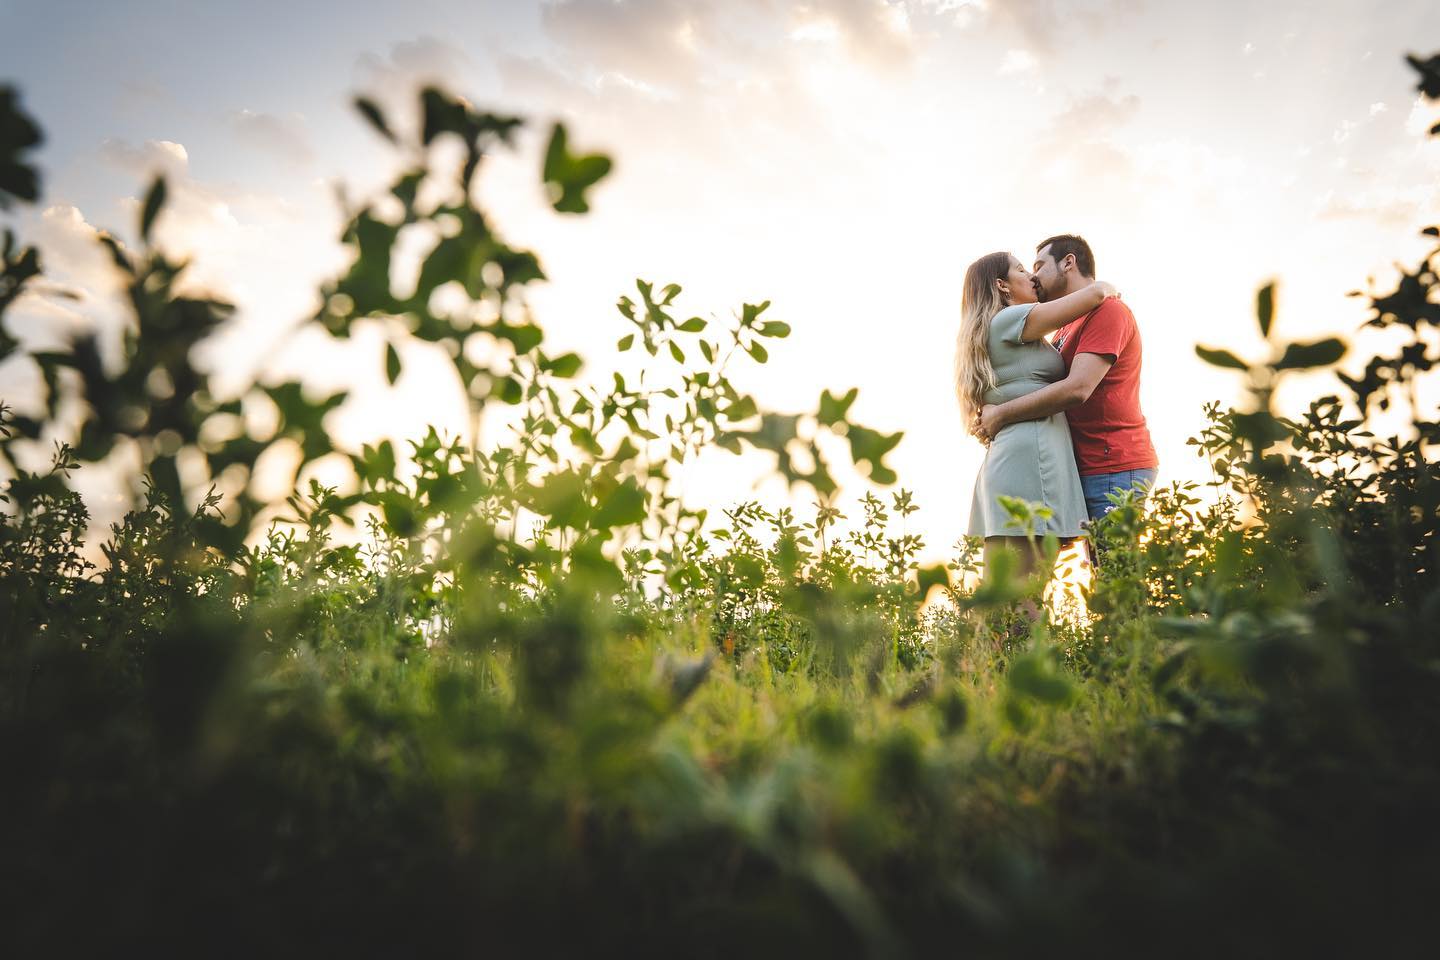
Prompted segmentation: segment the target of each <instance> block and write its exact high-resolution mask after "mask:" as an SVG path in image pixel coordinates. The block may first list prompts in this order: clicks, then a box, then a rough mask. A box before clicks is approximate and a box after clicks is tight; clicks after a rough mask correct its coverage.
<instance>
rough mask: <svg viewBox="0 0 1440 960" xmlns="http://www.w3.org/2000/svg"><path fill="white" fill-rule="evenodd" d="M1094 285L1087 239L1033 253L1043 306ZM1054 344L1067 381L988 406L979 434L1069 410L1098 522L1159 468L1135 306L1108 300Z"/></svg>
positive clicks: (1063, 239)
mask: <svg viewBox="0 0 1440 960" xmlns="http://www.w3.org/2000/svg"><path fill="white" fill-rule="evenodd" d="M1094 281H1095V255H1094V254H1093V253H1091V251H1090V245H1089V244H1088V243H1086V242H1085V241H1084V240H1083V239H1082V238H1080V237H1077V236H1073V235H1070V234H1062V235H1060V236H1057V237H1051V238H1050V239H1048V240H1044V241H1042V242H1041V243H1040V245H1039V246H1038V247H1037V248H1036V256H1035V269H1034V281H1033V282H1034V285H1035V294H1036V296H1037V297H1038V298H1039V299H1040V300H1041V301H1045V300H1053V299H1055V298H1056V297H1063V296H1065V295H1066V294H1067V293H1073V292H1074V291H1076V290H1079V289H1080V288H1082V287H1084V286H1087V285H1089V284H1091V283H1093V282H1094ZM1052 343H1053V344H1054V346H1055V348H1056V349H1057V350H1059V351H1060V358H1061V359H1062V360H1063V361H1064V362H1065V373H1066V376H1065V379H1064V380H1060V381H1057V382H1055V383H1052V384H1050V385H1049V386H1047V387H1043V388H1041V389H1039V390H1036V391H1034V392H1033V393H1027V394H1026V395H1025V396H1023V397H1019V398H1017V399H1015V400H1011V401H1010V402H1008V403H1002V404H999V405H991V406H986V407H985V408H983V409H982V410H981V412H980V416H979V419H978V423H977V424H976V426H975V432H976V433H977V434H978V435H979V436H980V437H981V438H982V439H985V440H988V439H989V438H990V437H993V436H995V434H996V433H997V432H999V430H1000V429H1001V428H1002V427H1005V426H1008V425H1009V424H1012V423H1018V422H1019V421H1021V420H1034V419H1036V418H1038V417H1048V416H1050V415H1051V414H1054V413H1059V412H1060V411H1062V410H1063V411H1065V416H1066V419H1067V420H1068V421H1069V423H1070V439H1071V442H1072V443H1074V445H1075V462H1076V464H1077V465H1078V466H1079V468H1080V485H1081V487H1082V489H1083V490H1084V492H1085V506H1086V509H1087V511H1088V512H1089V514H1090V520H1091V522H1092V523H1093V522H1094V521H1096V520H1099V519H1100V518H1101V517H1103V516H1104V515H1105V514H1107V513H1109V512H1110V511H1111V510H1112V509H1113V508H1114V504H1112V503H1111V502H1110V499H1109V496H1108V495H1109V494H1110V493H1113V492H1119V491H1122V490H1131V489H1133V490H1135V491H1136V493H1137V495H1143V494H1144V492H1145V490H1146V489H1148V488H1149V487H1150V486H1151V485H1153V484H1154V482H1155V475H1156V469H1157V467H1158V466H1159V460H1158V459H1157V458H1156V456H1155V447H1154V445H1153V444H1152V443H1151V442H1150V430H1149V428H1148V427H1146V425H1145V415H1144V414H1143V413H1141V412H1140V356H1141V352H1140V329H1139V327H1137V326H1136V325H1135V315H1134V314H1132V313H1131V312H1130V308H1129V307H1127V306H1125V304H1123V303H1121V302H1120V300H1119V299H1117V298H1114V297H1111V298H1108V299H1106V300H1105V301H1104V302H1103V303H1101V304H1100V306H1098V307H1096V308H1095V309H1094V310H1092V311H1091V312H1090V313H1087V314H1086V315H1085V316H1083V317H1081V318H1079V319H1078V320H1074V321H1072V322H1071V323H1068V324H1066V325H1065V326H1063V327H1061V328H1060V329H1059V330H1057V331H1056V332H1055V337H1054V339H1053V341H1052Z"/></svg>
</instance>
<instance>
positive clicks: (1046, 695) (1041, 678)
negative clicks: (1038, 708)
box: [1007, 652, 1075, 706]
mask: <svg viewBox="0 0 1440 960" xmlns="http://www.w3.org/2000/svg"><path fill="white" fill-rule="evenodd" d="M1007 679H1008V681H1009V687H1010V689H1011V691H1013V692H1015V693H1018V694H1020V695H1022V696H1024V697H1028V698H1029V699H1032V700H1038V701H1040V702H1041V703H1045V704H1049V705H1051V706H1060V705H1062V704H1065V703H1068V702H1069V701H1070V700H1071V699H1072V698H1073V697H1074V696H1075V688H1074V686H1073V685H1072V684H1071V683H1070V680H1069V679H1068V678H1067V677H1065V676H1064V675H1063V674H1061V673H1060V672H1059V671H1058V670H1056V669H1055V667H1054V665H1053V664H1052V663H1051V662H1050V658H1049V657H1047V656H1045V655H1044V654H1043V653H1040V652H1034V653H1027V654H1025V655H1024V656H1022V657H1020V658H1019V659H1018V660H1016V661H1015V662H1014V663H1013V664H1011V665H1010V673H1009V676H1008V678H1007Z"/></svg>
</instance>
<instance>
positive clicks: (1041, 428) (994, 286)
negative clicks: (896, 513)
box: [955, 252, 1117, 616]
mask: <svg viewBox="0 0 1440 960" xmlns="http://www.w3.org/2000/svg"><path fill="white" fill-rule="evenodd" d="M1112 296H1117V294H1116V291H1115V288H1114V287H1113V286H1111V285H1110V284H1108V283H1104V282H1096V283H1092V284H1091V285H1090V286H1088V287H1086V288H1085V289H1083V290H1080V291H1077V292H1075V293H1071V294H1068V295H1067V296H1064V297H1060V298H1058V299H1055V300H1051V301H1049V302H1046V303H1039V302H1037V300H1036V293H1035V286H1034V283H1033V279H1032V277H1031V274H1030V271H1029V270H1026V269H1025V267H1024V265H1023V264H1021V263H1020V261H1019V260H1018V259H1016V258H1015V257H1013V256H1011V255H1010V254H1008V253H1005V252H1000V253H991V254H987V255H986V256H983V257H981V258H980V259H979V260H976V261H975V262H974V263H972V264H970V268H969V269H968V270H966V271H965V290H964V293H963V295H962V298H961V302H960V333H959V335H958V336H957V338H956V344H955V347H956V349H955V391H956V393H957V394H958V396H959V399H960V412H961V415H962V416H963V418H964V421H963V422H965V423H967V424H969V423H972V422H974V420H975V417H976V415H977V414H978V413H979V411H980V408H981V406H983V405H984V404H987V403H1004V402H1006V401H1007V400H1013V399H1015V398H1016V397H1020V396H1024V395H1025V394H1027V393H1030V392H1031V391H1033V390H1038V389H1040V388H1041V387H1043V386H1045V385H1046V384H1049V383H1053V382H1055V381H1056V380H1061V379H1063V378H1064V376H1065V364H1064V363H1063V362H1062V361H1061V359H1060V353H1059V351H1057V350H1056V349H1055V348H1054V347H1052V346H1051V345H1050V344H1049V343H1048V342H1047V341H1046V340H1045V339H1044V338H1045V336H1046V335H1047V334H1050V333H1052V332H1053V331H1055V330H1058V329H1060V328H1061V327H1063V326H1064V325H1065V324H1067V323H1069V322H1070V321H1071V320H1075V319H1077V318H1078V317H1081V316H1084V315H1085V314H1087V313H1089V312H1090V311H1091V310H1094V309H1095V308H1096V307H1098V306H1100V304H1101V302H1102V301H1104V299H1105V298H1106V297H1112ZM1001 496H1007V497H1017V498H1019V499H1021V500H1026V501H1030V502H1032V503H1042V504H1044V505H1045V506H1047V507H1049V508H1050V510H1051V511H1052V516H1050V517H1049V518H1048V519H1046V520H1044V521H1042V522H1040V523H1039V524H1037V525H1036V532H1037V533H1038V534H1041V535H1043V534H1046V533H1053V534H1055V535H1056V536H1057V537H1058V538H1059V539H1060V540H1061V542H1062V543H1068V542H1070V541H1071V540H1073V539H1075V538H1076V537H1079V536H1081V534H1082V530H1081V523H1082V521H1084V520H1085V519H1086V516H1087V515H1086V512H1085V494H1084V491H1083V490H1082V489H1081V486H1080V474H1079V471H1078V470H1077V469H1076V466H1075V449H1074V447H1072V446H1071V444H1070V427H1069V425H1068V424H1067V423H1066V421H1065V414H1063V413H1056V414H1053V415H1051V416H1048V417H1044V418H1042V419H1039V420H1026V421H1023V422H1020V423H1012V424H1010V425H1009V426H1007V427H1005V428H1003V429H1002V430H1000V431H999V433H997V434H996V435H995V437H994V438H993V439H992V440H991V441H990V445H989V449H988V450H987V451H986V453H985V462H984V463H983V464H982V465H981V467H980V475H979V477H978V478H977V479H976V481H975V497H974V499H973V500H972V501H971V504H970V529H969V533H970V535H971V536H979V537H984V538H985V570H986V577H987V578H989V577H990V576H991V574H992V569H993V562H994V556H995V552H996V551H997V550H1002V549H1008V550H1010V551H1012V552H1013V553H1014V554H1015V555H1016V558H1017V560H1018V564H1017V566H1018V568H1019V573H1020V574H1021V575H1022V576H1027V577H1028V576H1030V575H1031V574H1032V573H1034V571H1035V567H1036V561H1037V559H1038V551H1037V550H1036V549H1034V547H1033V545H1032V544H1031V542H1030V541H1029V539H1028V538H1027V536H1026V531H1025V529H1023V528H1022V527H1021V526H1020V525H1018V524H1017V523H1016V522H1015V521H1014V520H1013V519H1012V518H1011V517H1010V515H1009V514H1008V513H1007V512H1006V510H1005V508H1004V507H1002V506H1001V505H1000V503H999V500H998V498H999V497H1001ZM1030 612H1031V614H1032V616H1033V615H1034V614H1035V611H1034V609H1033V606H1031V608H1030Z"/></svg>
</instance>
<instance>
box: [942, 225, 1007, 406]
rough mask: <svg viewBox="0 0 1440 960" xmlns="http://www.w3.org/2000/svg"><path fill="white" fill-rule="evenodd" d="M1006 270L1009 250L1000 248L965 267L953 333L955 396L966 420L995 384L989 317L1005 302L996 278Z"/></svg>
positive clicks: (998, 310)
mask: <svg viewBox="0 0 1440 960" xmlns="http://www.w3.org/2000/svg"><path fill="white" fill-rule="evenodd" d="M1009 273H1010V254H1009V253H1007V252H1005V251H1003V250H1001V251H998V252H996V253H987V254H985V256H983V257H981V258H980V259H979V260H976V261H975V262H974V263H972V264H970V267H969V269H967V270H966V271H965V289H964V292H963V293H962V294H961V295H960V332H959V333H958V334H956V335H955V396H956V397H957V398H959V400H960V415H961V417H963V418H964V422H965V423H967V424H968V423H969V422H970V421H971V420H973V419H974V418H975V415H976V414H977V413H979V412H980V407H981V404H982V403H983V402H984V397H985V393H986V391H988V390H990V389H992V388H993V387H994V386H995V368H994V367H993V366H992V365H991V364H990V350H989V348H988V345H987V341H988V340H989V338H990V321H991V319H993V318H994V316H995V314H997V313H999V312H1000V311H1001V310H1002V309H1003V308H1004V307H1006V306H1008V305H1009V298H1008V297H1005V296H1004V295H1003V294H1001V293H1000V290H999V289H998V288H997V287H996V286H995V281H996V280H1003V279H1005V278H1006V277H1007V276H1008V275H1009Z"/></svg>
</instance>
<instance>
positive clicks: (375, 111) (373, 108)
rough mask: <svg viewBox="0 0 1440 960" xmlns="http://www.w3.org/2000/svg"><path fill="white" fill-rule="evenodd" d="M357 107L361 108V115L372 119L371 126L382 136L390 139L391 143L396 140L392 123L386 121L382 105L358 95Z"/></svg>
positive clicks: (356, 99) (369, 119)
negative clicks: (381, 110)
mask: <svg viewBox="0 0 1440 960" xmlns="http://www.w3.org/2000/svg"><path fill="white" fill-rule="evenodd" d="M355 109H356V110H359V111H360V115H361V116H363V117H364V118H365V119H366V120H368V121H370V126H372V127H374V128H375V129H376V131H378V132H379V134H380V136H382V137H384V138H385V139H386V140H389V141H390V142H391V143H394V142H395V134H394V133H392V132H391V130H390V125H389V124H388V123H386V122H385V114H383V113H381V112H380V107H379V106H377V105H376V103H375V101H374V100H371V99H370V98H368V97H356V98H355Z"/></svg>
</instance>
